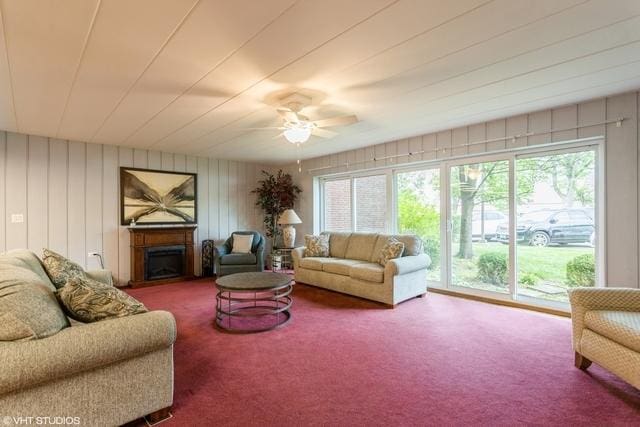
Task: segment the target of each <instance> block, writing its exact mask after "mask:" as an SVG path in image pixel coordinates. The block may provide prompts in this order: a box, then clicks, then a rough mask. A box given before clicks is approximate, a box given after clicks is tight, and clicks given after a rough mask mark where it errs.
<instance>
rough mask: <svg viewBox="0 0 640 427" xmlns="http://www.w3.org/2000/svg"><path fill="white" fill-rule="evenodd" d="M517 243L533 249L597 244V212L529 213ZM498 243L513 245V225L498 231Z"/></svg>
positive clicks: (522, 221)
mask: <svg viewBox="0 0 640 427" xmlns="http://www.w3.org/2000/svg"><path fill="white" fill-rule="evenodd" d="M516 234H517V241H518V242H519V243H527V244H529V245H531V246H547V245H550V244H560V245H566V244H568V243H589V244H591V245H592V246H593V245H594V243H595V227H594V222H593V210H590V209H555V210H540V211H535V212H529V213H526V214H523V215H522V216H520V217H519V218H518V220H517V224H516ZM496 235H497V237H496V240H498V241H499V242H502V243H509V223H508V222H503V223H502V224H500V225H499V226H498V228H497V230H496Z"/></svg>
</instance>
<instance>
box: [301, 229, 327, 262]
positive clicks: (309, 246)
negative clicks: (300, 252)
mask: <svg viewBox="0 0 640 427" xmlns="http://www.w3.org/2000/svg"><path fill="white" fill-rule="evenodd" d="M304 246H305V250H304V256H305V257H326V256H329V235H328V234H321V235H319V236H312V235H310V234H307V235H306V236H304Z"/></svg>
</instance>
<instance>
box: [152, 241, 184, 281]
mask: <svg viewBox="0 0 640 427" xmlns="http://www.w3.org/2000/svg"><path fill="white" fill-rule="evenodd" d="M185 261H186V257H185V247H184V246H158V247H155V248H146V249H145V250H144V265H145V269H144V280H160V279H170V278H173V277H180V276H183V275H184V271H185Z"/></svg>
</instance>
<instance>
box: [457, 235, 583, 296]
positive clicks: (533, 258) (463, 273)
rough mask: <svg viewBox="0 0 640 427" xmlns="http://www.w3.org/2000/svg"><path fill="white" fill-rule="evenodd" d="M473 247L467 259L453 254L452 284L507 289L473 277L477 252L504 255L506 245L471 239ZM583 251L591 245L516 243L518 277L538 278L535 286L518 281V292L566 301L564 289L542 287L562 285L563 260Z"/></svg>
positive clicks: (564, 285) (564, 266)
mask: <svg viewBox="0 0 640 427" xmlns="http://www.w3.org/2000/svg"><path fill="white" fill-rule="evenodd" d="M454 249H455V247H454ZM473 251H474V256H473V259H471V260H465V259H460V258H455V257H454V258H453V276H454V284H455V285H458V286H466V287H473V288H477V289H485V290H491V291H498V292H508V286H499V285H493V284H489V283H482V282H481V281H480V280H479V279H478V277H477V275H478V272H477V266H476V262H477V260H478V257H479V256H480V255H482V254H483V253H487V252H502V253H504V254H507V256H508V252H509V246H507V245H503V244H501V243H474V244H473ZM586 253H593V248H590V247H586V246H547V247H536V246H526V245H518V247H517V254H518V255H517V256H518V258H517V265H518V278H519V279H520V278H522V276H523V275H524V274H529V275H532V274H533V275H535V276H537V277H538V278H539V279H538V283H536V285H535V286H528V285H521V286H520V290H521V293H526V294H528V295H530V296H533V297H539V298H545V299H550V300H556V301H566V299H567V296H566V293H565V292H562V293H553V292H550V293H548V292H543V291H542V290H543V289H546V290H547V291H553V290H554V289H558V288H562V289H566V288H567V285H566V266H567V263H568V262H569V261H571V260H572V259H573V258H575V257H576V256H578V255H582V254H586Z"/></svg>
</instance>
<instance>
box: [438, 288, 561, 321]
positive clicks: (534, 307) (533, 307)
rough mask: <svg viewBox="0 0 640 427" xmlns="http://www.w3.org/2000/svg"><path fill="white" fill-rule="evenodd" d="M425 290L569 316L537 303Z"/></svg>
mask: <svg viewBox="0 0 640 427" xmlns="http://www.w3.org/2000/svg"><path fill="white" fill-rule="evenodd" d="M427 291H429V292H433V293H436V294H443V295H449V296H453V297H459V298H465V299H470V300H474V301H481V302H486V303H489V304H496V305H504V306H507V307H515V308H522V309H525V310H531V311H537V312H540V313H546V314H553V315H555V316H562V317H571V312H569V311H564V310H559V309H556V308H550V307H542V306H539V305H533V304H527V303H523V302H519V301H508V300H503V299H498V298H490V297H485V296H480V295H471V294H467V293H464V292H457V291H452V290H449V289H442V288H428V289H427Z"/></svg>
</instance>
